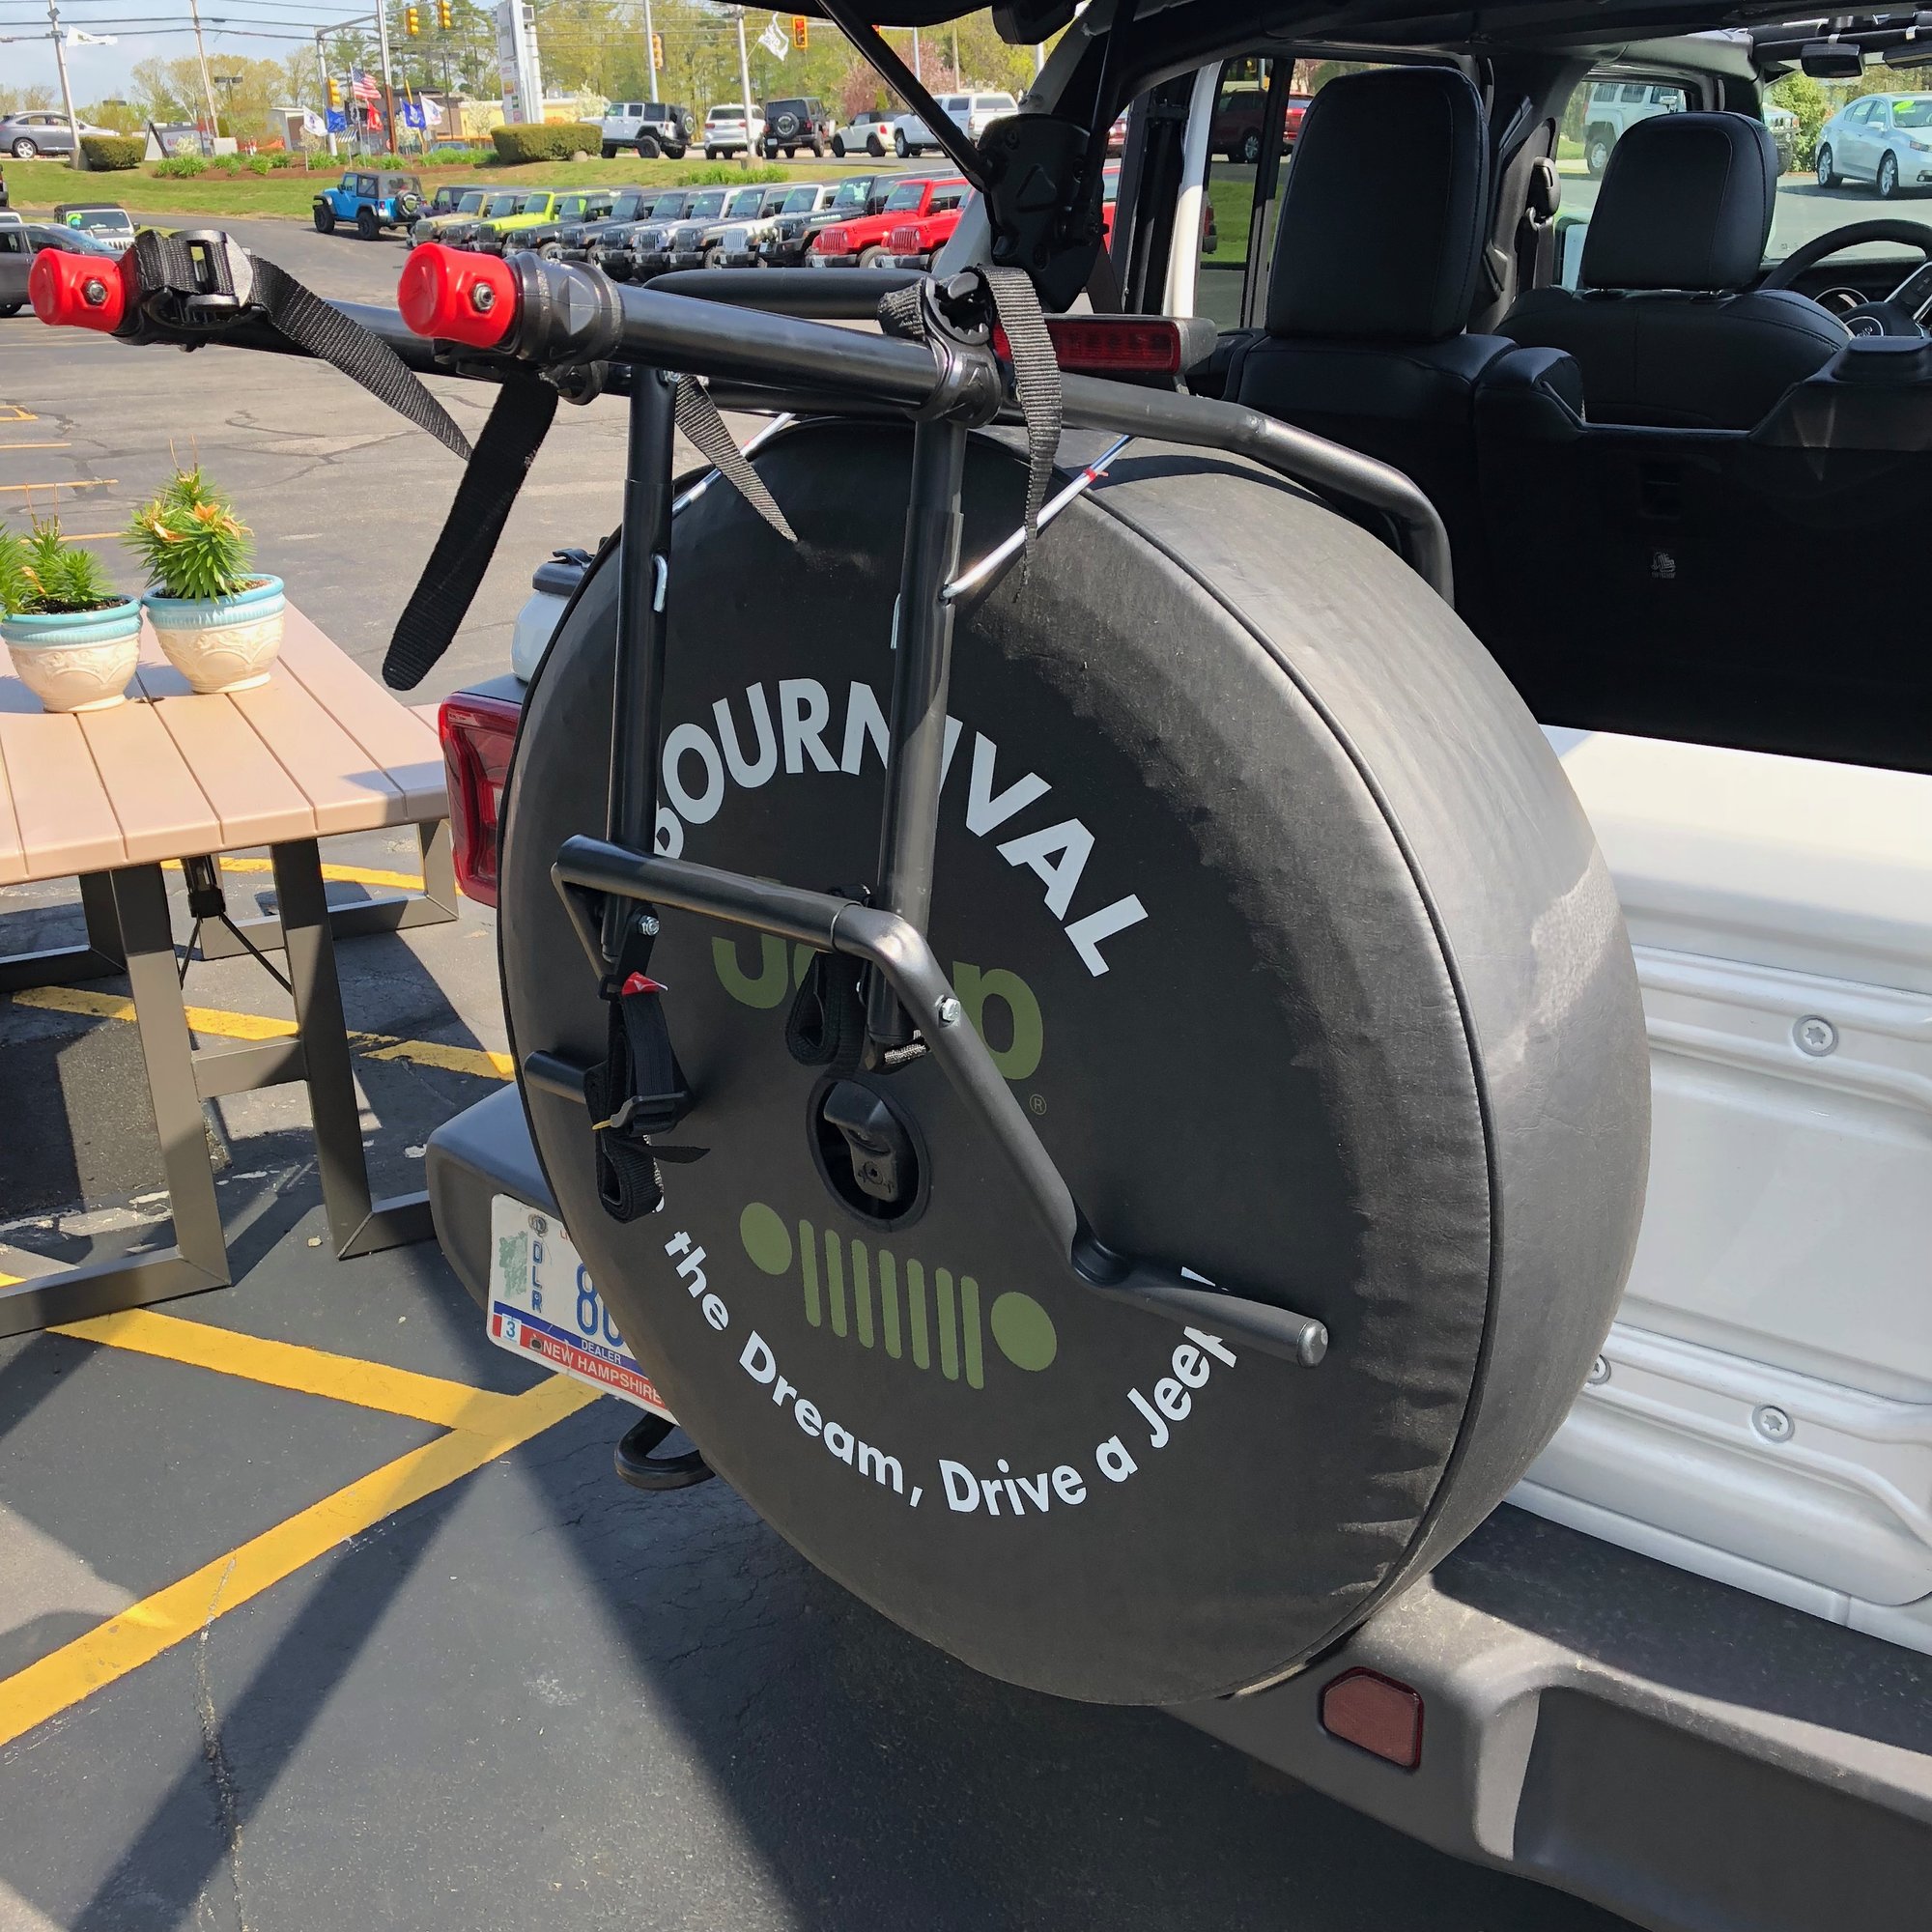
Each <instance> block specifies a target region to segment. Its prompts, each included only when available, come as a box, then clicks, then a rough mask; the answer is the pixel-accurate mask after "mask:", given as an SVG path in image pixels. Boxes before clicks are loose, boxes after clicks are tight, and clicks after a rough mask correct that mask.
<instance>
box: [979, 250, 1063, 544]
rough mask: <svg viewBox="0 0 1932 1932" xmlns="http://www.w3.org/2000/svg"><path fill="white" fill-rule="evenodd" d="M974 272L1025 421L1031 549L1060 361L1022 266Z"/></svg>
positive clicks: (1050, 445)
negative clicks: (1002, 334) (988, 298)
mask: <svg viewBox="0 0 1932 1932" xmlns="http://www.w3.org/2000/svg"><path fill="white" fill-rule="evenodd" d="M980 273H981V274H983V275H984V276H985V278H986V287H987V289H988V290H989V291H990V292H991V294H992V298H993V308H994V311H995V312H996V313H997V314H998V316H999V318H1000V327H1002V328H1004V329H1005V330H1006V331H1007V347H1008V349H1009V353H1010V354H1011V355H1012V358H1013V387H1014V390H1015V391H1016V393H1017V394H1018V396H1019V404H1020V414H1021V416H1022V417H1023V418H1025V421H1026V433H1027V495H1026V541H1027V549H1028V551H1029V552H1031V551H1032V549H1033V543H1034V539H1035V538H1036V537H1037V536H1038V534H1039V512H1040V505H1041V504H1043V503H1044V502H1045V501H1046V486H1047V483H1048V480H1049V479H1050V478H1051V477H1052V475H1053V459H1054V457H1055V456H1056V455H1057V454H1058V453H1059V450H1060V408H1061V404H1060V364H1059V362H1058V361H1057V360H1056V359H1055V357H1054V354H1053V337H1052V336H1051V335H1049V334H1048V333H1047V328H1046V317H1045V316H1044V315H1043V314H1042V313H1041V311H1040V306H1039V297H1038V296H1037V294H1036V293H1035V292H1034V286H1033V278H1032V277H1031V276H1030V275H1029V274H1028V273H1027V272H1026V270H1024V269H982V270H980Z"/></svg>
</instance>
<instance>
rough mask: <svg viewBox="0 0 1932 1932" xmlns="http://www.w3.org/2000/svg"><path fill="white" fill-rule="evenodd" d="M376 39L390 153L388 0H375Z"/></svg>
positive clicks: (392, 103)
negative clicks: (380, 52) (381, 62)
mask: <svg viewBox="0 0 1932 1932" xmlns="http://www.w3.org/2000/svg"><path fill="white" fill-rule="evenodd" d="M376 39H377V41H378V43H380V44H381V46H382V49H383V103H384V107H385V108H386V109H387V111H388V116H389V129H388V144H389V149H390V152H391V153H396V152H399V151H398V150H397V148H396V83H395V79H394V77H393V76H392V75H391V74H390V72H389V9H388V0H376ZM537 118H538V119H539V120H541V119H542V118H543V108H542V105H541V104H539V105H538V108H537Z"/></svg>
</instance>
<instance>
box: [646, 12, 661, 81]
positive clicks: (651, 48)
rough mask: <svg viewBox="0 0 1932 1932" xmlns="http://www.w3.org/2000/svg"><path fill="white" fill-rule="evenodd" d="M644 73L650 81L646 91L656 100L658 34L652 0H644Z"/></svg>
mask: <svg viewBox="0 0 1932 1932" xmlns="http://www.w3.org/2000/svg"><path fill="white" fill-rule="evenodd" d="M644 75H645V78H646V80H647V81H648V83H649V84H648V85H647V86H646V87H645V89H644V92H645V94H646V95H647V96H649V98H650V99H652V100H655V99H657V98H658V36H657V29H656V28H655V27H654V26H653V25H652V23H651V0H644Z"/></svg>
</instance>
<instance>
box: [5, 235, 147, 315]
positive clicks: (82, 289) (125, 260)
mask: <svg viewBox="0 0 1932 1932" xmlns="http://www.w3.org/2000/svg"><path fill="white" fill-rule="evenodd" d="M134 293H135V288H134V256H133V251H132V250H131V249H130V250H129V251H128V253H127V254H125V255H123V256H122V257H121V259H120V260H119V261H118V262H115V261H110V260H109V259H108V258H107V257H106V256H104V255H68V254H64V253H63V252H62V251H61V250H60V249H58V248H43V249H42V250H41V252H40V253H39V254H38V255H36V256H35V257H34V266H33V268H32V269H31V270H29V271H28V274H27V298H28V299H29V300H30V301H31V302H32V303H33V304H34V313H35V314H36V315H37V316H39V317H40V319H41V320H42V321H43V322H44V323H45V324H46V325H47V326H48V327H50V328H98V329H99V330H100V332H101V333H102V334H103V335H112V334H113V333H114V331H115V330H116V329H117V328H119V327H121V324H122V322H123V321H124V320H125V319H126V317H127V314H128V307H129V306H130V302H129V298H130V297H131V296H132V295H133V294H134Z"/></svg>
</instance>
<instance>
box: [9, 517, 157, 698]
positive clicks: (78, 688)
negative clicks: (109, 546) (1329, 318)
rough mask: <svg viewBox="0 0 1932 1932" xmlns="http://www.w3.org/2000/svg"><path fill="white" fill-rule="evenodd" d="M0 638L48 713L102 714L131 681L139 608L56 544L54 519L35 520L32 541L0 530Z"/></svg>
mask: <svg viewBox="0 0 1932 1932" xmlns="http://www.w3.org/2000/svg"><path fill="white" fill-rule="evenodd" d="M0 637H4V638H5V639H7V651H8V655H9V656H10V657H12V659H13V660H14V671H15V673H16V674H17V675H18V677H19V679H20V682H21V683H22V684H24V685H25V686H26V687H27V689H28V690H29V691H31V692H32V693H33V694H34V696H36V697H38V698H39V699H40V700H41V702H42V703H43V704H44V705H45V706H46V708H47V709H48V710H49V711H101V710H104V709H105V708H106V707H107V706H108V705H110V704H119V703H120V702H121V701H122V700H123V698H124V697H125V696H126V695H127V689H128V679H129V678H130V677H132V676H133V675H134V666H135V664H136V662H137V661H138V659H139V658H140V655H141V607H140V605H139V604H138V603H137V602H136V601H135V600H134V599H133V598H131V597H123V596H121V595H120V593H119V592H117V591H116V590H115V589H114V588H113V586H112V585H111V584H109V582H107V574H106V572H105V571H104V570H103V569H102V568H101V564H100V559H99V557H98V556H96V555H95V554H93V553H92V552H91V551H85V550H79V549H77V548H75V546H73V545H72V544H68V543H63V542H62V541H61V533H60V519H59V518H58V517H49V518H47V519H46V520H45V521H44V522H43V521H41V520H40V519H39V518H36V519H35V522H34V530H33V534H32V535H31V536H27V537H22V536H16V535H14V533H13V532H12V531H11V530H7V529H0Z"/></svg>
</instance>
